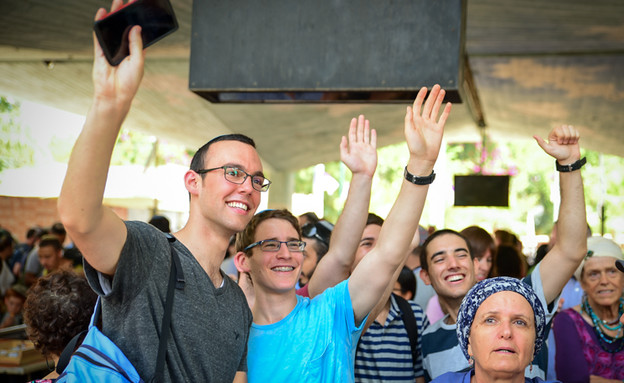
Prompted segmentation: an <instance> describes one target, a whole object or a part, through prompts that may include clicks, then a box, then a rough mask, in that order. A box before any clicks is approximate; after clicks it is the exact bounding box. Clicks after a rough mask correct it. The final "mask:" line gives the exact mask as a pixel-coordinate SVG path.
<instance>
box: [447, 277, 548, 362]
mask: <svg viewBox="0 0 624 383" xmlns="http://www.w3.org/2000/svg"><path fill="white" fill-rule="evenodd" d="M501 291H513V292H514V293H518V294H520V295H522V296H523V297H524V298H525V299H526V300H527V301H528V302H529V304H530V305H531V307H532V308H533V314H535V353H534V355H537V353H538V352H539V350H540V348H541V347H542V343H543V342H544V327H545V325H546V314H545V313H544V308H543V307H542V304H541V302H540V300H539V298H538V296H537V294H535V292H534V291H533V289H532V288H531V286H529V285H527V284H526V283H524V282H522V281H521V280H519V279H516V278H510V277H496V278H489V279H484V280H482V281H481V282H479V283H477V284H476V285H474V286H473V287H472V288H471V289H470V291H468V294H466V296H465V297H464V299H463V300H462V304H461V306H460V307H459V313H458V314H457V338H459V345H460V347H461V349H462V351H463V352H464V355H465V356H466V359H470V356H469V355H468V337H469V336H470V327H471V326H472V322H473V321H474V317H475V314H476V313H477V310H478V309H479V306H481V303H483V301H485V300H486V299H487V298H488V297H489V296H490V295H492V294H495V293H499V292H501Z"/></svg>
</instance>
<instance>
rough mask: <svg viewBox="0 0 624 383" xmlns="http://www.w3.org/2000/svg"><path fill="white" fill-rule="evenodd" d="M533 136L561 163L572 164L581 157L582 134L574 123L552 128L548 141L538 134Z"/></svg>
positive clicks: (541, 146)
mask: <svg viewBox="0 0 624 383" xmlns="http://www.w3.org/2000/svg"><path fill="white" fill-rule="evenodd" d="M533 138H535V141H537V144H538V145H539V146H540V148H542V149H543V150H544V151H545V152H546V153H547V154H548V155H550V156H551V157H553V158H554V159H556V160H557V161H559V163H560V164H561V165H568V164H571V163H573V162H576V161H577V160H578V159H580V158H581V149H580V147H579V138H580V134H579V132H578V130H576V129H575V128H574V126H572V125H561V126H558V127H556V128H554V129H553V130H551V131H550V133H549V134H548V142H546V141H544V139H542V138H541V137H539V136H537V135H535V136H533Z"/></svg>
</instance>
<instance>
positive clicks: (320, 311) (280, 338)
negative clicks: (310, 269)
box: [247, 280, 366, 383]
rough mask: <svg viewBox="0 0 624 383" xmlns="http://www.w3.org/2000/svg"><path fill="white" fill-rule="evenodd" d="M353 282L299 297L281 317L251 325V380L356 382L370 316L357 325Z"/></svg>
mask: <svg viewBox="0 0 624 383" xmlns="http://www.w3.org/2000/svg"><path fill="white" fill-rule="evenodd" d="M347 283H348V280H347V281H343V282H341V283H340V284H338V285H337V286H335V287H333V288H330V289H327V290H325V291H324V292H323V293H322V294H320V295H318V296H316V297H315V298H314V299H310V298H305V297H302V296H299V295H297V305H296V306H295V308H294V309H293V310H292V311H291V312H290V314H288V316H286V317H285V318H284V319H282V320H281V321H279V322H277V323H273V324H270V325H263V326H261V325H257V324H255V323H253V324H252V325H251V332H250V335H249V343H248V353H247V367H248V380H249V382H250V383H255V382H257V383H266V382H271V383H277V382H289V383H290V382H353V380H354V377H353V376H354V371H353V369H354V358H355V349H356V347H357V342H358V339H359V337H360V334H361V332H362V328H363V326H364V323H365V322H366V319H364V320H363V321H362V323H361V324H360V326H358V327H356V326H355V320H354V317H353V305H352V303H351V296H350V295H349V289H348V288H347V286H348V285H347Z"/></svg>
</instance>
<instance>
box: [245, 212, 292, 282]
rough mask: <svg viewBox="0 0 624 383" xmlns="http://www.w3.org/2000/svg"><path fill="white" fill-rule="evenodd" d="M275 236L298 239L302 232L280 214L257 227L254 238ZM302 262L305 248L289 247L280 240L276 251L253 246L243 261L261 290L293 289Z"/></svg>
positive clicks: (282, 239)
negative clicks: (299, 232)
mask: <svg viewBox="0 0 624 383" xmlns="http://www.w3.org/2000/svg"><path fill="white" fill-rule="evenodd" d="M267 239H275V240H278V241H298V240H299V234H298V233H297V230H296V229H295V228H294V227H293V225H292V224H291V223H290V222H288V221H286V220H284V219H280V218H269V219H267V220H264V221H262V222H261V223H260V224H258V226H257V227H256V231H255V235H254V241H263V240H267ZM302 264H303V252H300V251H289V250H288V248H287V247H286V245H285V244H283V243H282V244H281V246H280V248H279V250H278V251H277V252H269V251H263V250H262V249H261V248H260V246H255V247H253V248H252V249H251V254H250V255H249V256H244V264H243V266H244V267H245V269H246V270H244V271H248V272H249V274H250V276H251V280H252V281H253V284H254V289H256V290H259V291H262V292H277V293H283V292H288V291H291V290H294V288H295V284H296V283H297V280H298V278H299V272H300V271H301V266H302Z"/></svg>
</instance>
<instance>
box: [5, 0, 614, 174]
mask: <svg viewBox="0 0 624 383" xmlns="http://www.w3.org/2000/svg"><path fill="white" fill-rule="evenodd" d="M172 3H173V6H174V9H175V11H176V15H177V18H178V21H179V23H180V28H179V30H178V31H177V32H175V33H174V34H172V35H171V36H169V37H167V38H166V39H164V40H162V41H161V42H159V43H158V44H156V45H154V46H153V47H150V48H149V49H148V50H147V61H146V70H145V77H144V80H143V83H142V86H141V89H140V91H139V93H138V95H137V98H136V100H135V102H134V105H133V109H132V111H131V113H130V115H129V116H128V119H127V122H126V126H127V127H130V128H133V129H138V130H142V131H145V132H148V133H150V134H153V135H155V136H157V137H161V138H166V139H168V140H170V141H176V142H179V143H182V144H184V145H187V146H189V147H191V148H195V147H199V146H200V145H201V144H203V143H204V142H205V141H207V140H208V139H210V138H212V137H213V136H215V135H217V134H221V133H226V132H241V133H245V134H248V135H250V136H251V137H253V138H254V139H255V140H256V143H257V146H258V149H259V151H260V153H261V155H262V158H263V160H264V161H265V164H266V165H267V166H268V167H270V168H272V169H275V170H280V171H288V170H296V169H299V168H302V167H307V166H310V165H313V164H316V163H319V162H326V161H331V160H336V159H337V158H338V155H339V153H338V144H339V141H340V136H341V135H343V134H344V133H345V132H346V129H347V127H348V124H349V120H350V118H351V117H353V116H356V115H357V114H360V113H364V114H365V115H366V116H367V117H368V118H369V119H370V120H371V124H372V126H373V127H375V128H376V129H377V130H378V134H379V142H380V144H381V145H388V144H393V143H397V142H400V141H402V119H403V113H404V105H392V104H390V105H388V104H386V105H375V104H342V105H338V104H331V105H328V104H325V105H322V104H321V105H319V104H316V105H305V104H297V105H294V104H273V105H265V104H261V105H248V104H212V103H209V102H207V101H205V100H204V99H202V98H200V97H198V96H197V95H195V94H194V93H192V92H190V91H189V90H188V78H189V56H190V39H191V12H192V1H191V0H172ZM231 4H232V6H233V7H234V6H236V1H234V0H231ZM467 4H468V5H467V24H466V53H467V57H468V59H469V62H470V65H471V67H472V71H473V74H474V80H475V85H476V90H477V92H478V95H479V97H480V100H481V106H482V110H483V113H484V117H485V122H486V124H487V126H486V132H487V133H488V134H489V135H490V136H491V137H492V138H494V139H516V138H528V137H531V136H532V135H533V134H541V135H545V134H546V133H547V132H548V131H549V130H550V128H551V127H552V126H554V125H556V124H562V123H566V124H573V125H575V126H577V127H578V128H579V129H580V130H581V134H582V137H583V138H582V143H583V146H584V147H587V148H591V149H594V150H598V151H601V152H604V153H610V154H616V155H622V152H623V151H622V149H621V148H622V147H624V135H623V133H624V2H622V1H620V0H596V1H591V2H588V1H580V0H565V1H564V0H468V3H467ZM101 6H102V7H107V6H108V2H105V1H101V0H82V1H75V0H55V1H44V0H2V1H0V94H5V95H7V94H8V95H14V96H16V97H20V98H24V99H28V100H31V101H35V102H39V103H44V104H47V105H50V106H54V107H57V108H60V109H64V110H67V111H71V112H73V113H79V114H85V113H86V111H87V110H88V108H89V105H90V99H91V91H92V87H91V80H90V75H91V52H92V36H91V28H92V20H93V15H94V14H95V11H96V10H97V8H98V7H101ZM49 128H50V129H54V122H53V121H50V122H49ZM479 137H480V131H479V129H478V127H477V125H476V124H475V122H474V121H473V119H472V118H471V115H470V113H469V110H468V107H467V105H466V104H458V105H455V107H454V109H453V111H452V115H451V117H450V119H449V122H448V124H447V138H448V140H449V141H461V140H467V139H470V140H478V139H479Z"/></svg>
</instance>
